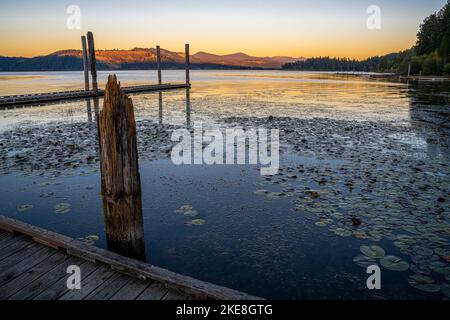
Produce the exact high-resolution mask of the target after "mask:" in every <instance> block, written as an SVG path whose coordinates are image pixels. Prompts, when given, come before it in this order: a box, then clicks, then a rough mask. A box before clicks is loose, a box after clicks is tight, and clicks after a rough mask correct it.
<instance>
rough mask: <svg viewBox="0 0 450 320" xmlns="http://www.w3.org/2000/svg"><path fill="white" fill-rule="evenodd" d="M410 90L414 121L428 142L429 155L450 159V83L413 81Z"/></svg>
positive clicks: (411, 111) (411, 114) (412, 122)
mask: <svg viewBox="0 0 450 320" xmlns="http://www.w3.org/2000/svg"><path fill="white" fill-rule="evenodd" d="M408 89H409V90H408V95H409V98H410V110H409V115H410V124H411V126H412V128H413V129H414V131H415V132H416V134H417V135H418V136H419V137H420V138H422V139H423V140H425V141H426V143H427V146H426V156H427V157H429V158H442V159H445V160H450V141H449V138H448V137H449V136H450V109H449V106H450V98H449V94H448V92H449V91H450V85H449V84H448V83H440V84H437V83H412V84H409V85H408Z"/></svg>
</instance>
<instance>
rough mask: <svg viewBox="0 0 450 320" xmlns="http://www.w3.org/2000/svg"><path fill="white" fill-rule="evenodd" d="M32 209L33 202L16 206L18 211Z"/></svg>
mask: <svg viewBox="0 0 450 320" xmlns="http://www.w3.org/2000/svg"><path fill="white" fill-rule="evenodd" d="M30 209H33V205H32V204H23V205H20V206H18V207H17V208H16V210H17V212H25V211H28V210H30Z"/></svg>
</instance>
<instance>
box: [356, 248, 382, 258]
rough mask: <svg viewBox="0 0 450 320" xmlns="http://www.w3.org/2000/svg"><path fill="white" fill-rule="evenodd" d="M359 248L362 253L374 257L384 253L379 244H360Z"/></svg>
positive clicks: (379, 256) (380, 256)
mask: <svg viewBox="0 0 450 320" xmlns="http://www.w3.org/2000/svg"><path fill="white" fill-rule="evenodd" d="M359 249H360V250H361V252H362V253H363V254H364V255H366V256H368V257H370V258H375V259H380V258H383V257H384V256H385V254H386V252H385V251H384V249H383V248H381V247H379V246H361V247H360V248H359Z"/></svg>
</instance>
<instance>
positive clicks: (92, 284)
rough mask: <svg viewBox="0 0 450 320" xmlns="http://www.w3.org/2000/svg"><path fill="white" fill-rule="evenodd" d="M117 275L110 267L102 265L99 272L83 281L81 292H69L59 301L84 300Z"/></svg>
mask: <svg viewBox="0 0 450 320" xmlns="http://www.w3.org/2000/svg"><path fill="white" fill-rule="evenodd" d="M115 274H116V272H115V271H113V270H111V268H110V267H109V266H106V265H101V266H100V267H99V268H98V269H97V270H95V271H94V272H93V273H91V274H90V275H89V276H87V277H86V278H85V279H83V281H82V282H81V283H82V285H81V289H80V290H69V291H68V292H67V293H66V294H64V295H63V296H61V297H60V298H59V300H83V299H84V298H85V297H86V296H88V295H89V294H90V293H91V292H93V291H94V290H95V289H97V287H99V286H100V285H101V284H103V283H104V282H105V281H106V280H108V279H109V278H111V277H112V276H113V275H115Z"/></svg>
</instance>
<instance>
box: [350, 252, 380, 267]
mask: <svg viewBox="0 0 450 320" xmlns="http://www.w3.org/2000/svg"><path fill="white" fill-rule="evenodd" d="M353 262H354V263H355V264H356V265H357V266H359V267H362V268H367V267H370V266H373V265H376V264H377V260H375V259H373V258H370V257H367V256H363V255H361V256H357V257H354V258H353Z"/></svg>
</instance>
